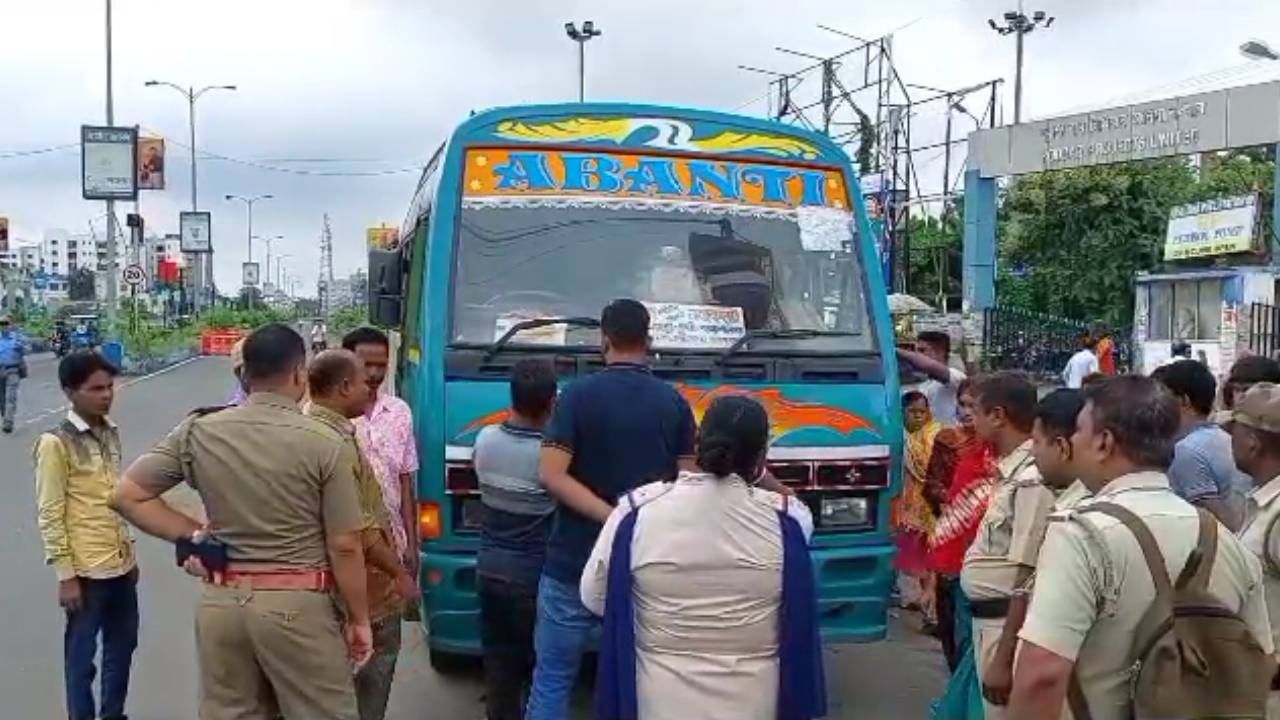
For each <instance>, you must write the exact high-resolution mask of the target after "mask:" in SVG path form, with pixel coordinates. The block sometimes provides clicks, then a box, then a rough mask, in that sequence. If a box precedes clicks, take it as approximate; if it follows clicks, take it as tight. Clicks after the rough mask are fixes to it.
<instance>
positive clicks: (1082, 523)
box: [1018, 472, 1274, 720]
mask: <svg viewBox="0 0 1280 720" xmlns="http://www.w3.org/2000/svg"><path fill="white" fill-rule="evenodd" d="M1096 502H1110V503H1115V504H1118V505H1122V506H1124V507H1125V508H1127V509H1129V510H1132V511H1133V512H1134V513H1135V514H1137V515H1138V516H1139V517H1141V518H1142V520H1143V522H1144V523H1146V524H1147V527H1149V528H1150V529H1151V534H1152V535H1154V536H1155V538H1156V542H1157V543H1159V545H1160V551H1161V554H1163V555H1164V558H1165V562H1166V564H1167V566H1168V568H1169V576H1170V577H1171V578H1176V577H1177V576H1178V574H1179V573H1181V572H1182V568H1183V565H1185V564H1186V560H1187V557H1188V556H1189V555H1190V554H1191V550H1192V549H1193V548H1195V546H1196V542H1197V539H1198V536H1199V518H1198V516H1197V513H1196V509H1195V508H1194V507H1192V506H1191V505H1190V504H1189V503H1187V502H1186V501H1185V500H1183V499H1181V498H1179V497H1178V496H1177V495H1175V494H1174V493H1173V491H1172V490H1171V489H1170V488H1169V480H1168V478H1166V477H1165V476H1164V474H1163V473H1158V472H1143V473H1134V474H1132V475H1126V476H1123V477H1120V478H1117V479H1115V480H1113V481H1112V482H1111V483H1110V484H1108V485H1107V486H1106V487H1105V488H1103V489H1102V490H1101V491H1099V492H1098V493H1097V494H1096V495H1095V496H1094V497H1092V498H1088V499H1086V500H1084V501H1082V502H1081V503H1080V504H1079V505H1078V506H1077V510H1076V511H1066V512H1061V513H1055V514H1054V516H1053V522H1051V523H1050V526H1049V530H1048V533H1047V535H1046V537H1045V541H1044V553H1043V554H1044V557H1046V558H1051V559H1052V562H1046V563H1044V564H1043V565H1042V566H1041V567H1040V568H1039V570H1038V571H1037V575H1036V590H1035V593H1034V594H1033V595H1032V597H1031V606H1030V609H1029V610H1028V612H1027V619H1026V623H1025V624H1024V625H1023V626H1022V632H1020V633H1019V634H1018V637H1019V638H1020V639H1021V640H1022V641H1023V642H1029V643H1034V644H1035V645H1037V646H1039V647H1041V648H1043V649H1045V650H1048V651H1049V652H1052V653H1053V654H1055V655H1058V656H1060V657H1062V658H1065V659H1068V660H1071V661H1073V662H1074V663H1075V672H1076V673H1077V675H1078V676H1079V679H1080V683H1081V686H1082V688H1083V690H1084V695H1085V699H1086V700H1087V701H1088V703H1089V709H1090V711H1091V713H1092V715H1093V717H1094V720H1127V719H1128V718H1129V716H1130V713H1131V710H1132V708H1131V707H1130V706H1129V684H1130V682H1131V671H1132V669H1133V664H1134V660H1135V658H1134V657H1133V656H1132V654H1131V653H1132V652H1133V643H1134V641H1135V638H1136V636H1137V631H1138V623H1139V622H1140V621H1141V619H1142V617H1143V615H1145V614H1146V612H1147V610H1148V609H1149V608H1150V607H1151V603H1152V602H1154V601H1155V596H1156V593H1155V584H1154V582H1153V581H1152V579H1151V573H1150V572H1148V570H1147V565H1146V561H1145V560H1143V557H1142V549H1141V548H1140V547H1139V546H1138V541H1137V539H1135V538H1134V536H1133V533H1131V532H1130V531H1129V529H1128V528H1126V527H1125V526H1124V525H1123V524H1122V523H1120V521H1118V520H1116V519H1114V518H1112V517H1110V516H1109V515H1103V514H1100V513H1088V514H1080V513H1079V510H1083V509H1084V508H1087V507H1088V506H1089V505H1090V504H1092V503H1096ZM1209 590H1210V592H1212V593H1213V594H1214V595H1215V596H1216V597H1217V598H1218V599H1219V600H1221V601H1222V603H1223V605H1224V606H1225V607H1227V608H1229V609H1231V610H1234V611H1236V612H1237V613H1238V614H1239V615H1240V617H1241V618H1242V619H1244V621H1245V622H1246V623H1247V624H1248V625H1249V627H1250V628H1252V629H1253V631H1254V632H1255V633H1256V634H1257V637H1258V640H1259V642H1260V643H1261V644H1262V647H1263V650H1265V651H1266V652H1268V653H1271V652H1272V651H1273V648H1274V645H1273V643H1272V639H1271V625H1270V623H1269V622H1268V621H1267V609H1266V605H1265V603H1264V600H1263V589H1262V567H1261V566H1260V565H1259V563H1258V559H1257V558H1255V557H1254V556H1253V555H1252V554H1250V553H1249V551H1248V550H1246V549H1245V547H1244V545H1243V543H1241V542H1239V541H1238V540H1237V539H1236V538H1235V537H1234V536H1232V535H1231V534H1230V533H1228V532H1225V531H1224V532H1222V533H1221V534H1220V535H1219V538H1218V554H1217V557H1216V558H1214V561H1213V572H1212V574H1211V575H1210V578H1209Z"/></svg>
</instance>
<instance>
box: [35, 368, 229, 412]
mask: <svg viewBox="0 0 1280 720" xmlns="http://www.w3.org/2000/svg"><path fill="white" fill-rule="evenodd" d="M205 357H206V356H204V355H193V356H191V357H189V358H187V359H186V360H182V361H180V362H176V363H174V364H172V365H170V366H168V367H163V368H160V369H159V370H157V371H155V372H153V373H148V374H146V375H143V376H141V377H136V378H133V379H132V380H129V381H127V382H124V383H121V384H120V385H119V387H117V388H116V389H117V390H123V389H125V388H127V387H130V386H132V385H137V384H138V383H140V382H146V381H147V380H151V379H152V378H156V377H159V376H161V375H163V374H165V373H167V372H170V371H172V370H177V369H178V368H180V367H182V366H183V365H189V364H191V363H193V362H195V361H196V360H203V359H204V358H205ZM70 409H71V405H69V404H68V405H62V406H60V407H56V408H53V409H52V410H45V411H43V412H41V413H39V414H37V415H33V416H31V417H29V418H27V419H26V420H23V421H22V422H20V423H18V426H19V427H27V426H28V425H34V424H35V423H37V422H39V421H41V420H43V419H45V418H47V417H49V416H50V415H59V414H62V413H65V412H66V411H68V410H70Z"/></svg>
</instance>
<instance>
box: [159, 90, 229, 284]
mask: <svg viewBox="0 0 1280 720" xmlns="http://www.w3.org/2000/svg"><path fill="white" fill-rule="evenodd" d="M144 84H145V85H146V87H159V86H164V87H168V88H173V89H174V90H176V91H178V92H179V93H181V94H182V96H183V97H185V98H186V99H187V125H188V131H189V135H188V137H189V139H190V143H191V212H196V211H197V210H199V209H200V203H199V194H198V192H197V187H198V186H197V178H196V101H197V100H199V99H200V97H201V96H202V95H204V94H205V93H207V92H209V91H210V90H235V89H236V86H235V85H207V86H205V87H202V88H200V89H199V90H196V89H195V88H194V87H192V86H190V85H188V86H186V87H183V86H181V85H179V84H177V83H172V82H168V81H165V80H148V81H147V82H146V83H144ZM209 250H210V251H209V254H208V255H207V256H206V257H205V258H203V259H201V260H198V261H197V262H199V263H200V264H201V267H200V269H199V270H198V271H197V272H196V282H197V284H200V285H203V284H204V283H202V282H201V280H202V279H203V280H205V281H207V284H208V286H209V288H210V289H211V290H212V289H213V247H212V245H211V246H210V248H209ZM202 275H203V276H204V278H201V276H202ZM202 294H203V287H201V288H200V290H199V291H197V292H196V305H197V307H198V306H199V304H200V296H201V295H202Z"/></svg>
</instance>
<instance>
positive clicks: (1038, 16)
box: [987, 2, 1056, 125]
mask: <svg viewBox="0 0 1280 720" xmlns="http://www.w3.org/2000/svg"><path fill="white" fill-rule="evenodd" d="M1055 19H1056V18H1054V17H1052V16H1050V15H1048V14H1046V13H1045V11H1043V10H1036V11H1035V12H1034V13H1032V14H1031V17H1027V14H1026V13H1024V12H1023V11H1022V3H1021V2H1019V3H1018V9H1017V10H1011V11H1009V12H1007V13H1005V14H1004V23H1005V24H1004V25H1001V24H1000V23H998V22H996V21H995V20H987V24H988V25H990V26H991V29H992V30H995V31H996V32H998V33H1000V34H1001V35H1014V36H1016V37H1015V38H1014V39H1015V41H1016V43H1017V59H1016V61H1015V62H1016V69H1015V71H1014V79H1013V123H1014V124H1015V125H1016V124H1018V123H1020V122H1022V58H1023V47H1022V46H1023V42H1024V38H1025V37H1026V36H1027V35H1029V34H1031V33H1033V32H1035V29H1036V28H1038V27H1043V28H1044V29H1046V30H1048V29H1049V28H1050V27H1052V26H1053V21H1054V20H1055Z"/></svg>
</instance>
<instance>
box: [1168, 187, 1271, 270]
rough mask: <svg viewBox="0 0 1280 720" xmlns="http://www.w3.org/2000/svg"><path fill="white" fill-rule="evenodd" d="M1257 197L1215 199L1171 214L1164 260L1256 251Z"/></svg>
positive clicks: (1183, 207) (1170, 212)
mask: <svg viewBox="0 0 1280 720" xmlns="http://www.w3.org/2000/svg"><path fill="white" fill-rule="evenodd" d="M1257 219H1258V197H1257V195H1238V196H1235V197H1222V198H1214V199H1213V200H1205V201H1203V202H1195V203H1189V204H1187V205H1179V206H1177V207H1175V208H1173V209H1172V210H1170V211H1169V230H1168V232H1167V233H1166V234H1165V241H1164V259H1165V260H1187V259H1191V258H1199V257H1210V256H1213V255H1227V254H1230V253H1239V252H1248V251H1250V250H1252V249H1253V248H1254V238H1255V232H1254V228H1255V225H1256V223H1257Z"/></svg>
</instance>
